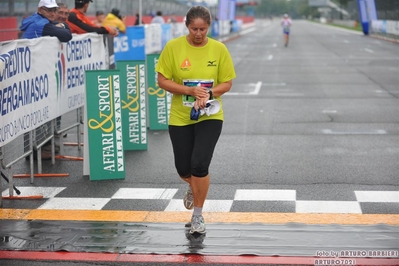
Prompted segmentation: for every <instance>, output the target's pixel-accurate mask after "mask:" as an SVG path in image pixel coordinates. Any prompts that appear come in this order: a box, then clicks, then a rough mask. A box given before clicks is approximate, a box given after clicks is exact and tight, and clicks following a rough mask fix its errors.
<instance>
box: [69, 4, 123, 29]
mask: <svg viewBox="0 0 399 266" xmlns="http://www.w3.org/2000/svg"><path fill="white" fill-rule="evenodd" d="M90 2H93V0H75V8H74V9H72V10H70V11H69V16H68V20H67V23H68V25H69V27H70V28H71V32H72V33H77V34H83V33H88V32H97V33H98V34H110V35H111V36H114V37H115V36H117V35H118V31H117V30H116V29H114V28H111V27H103V26H100V27H98V26H96V25H95V24H94V23H93V22H92V21H91V20H90V19H89V18H88V17H86V12H87V9H88V8H89V4H90Z"/></svg>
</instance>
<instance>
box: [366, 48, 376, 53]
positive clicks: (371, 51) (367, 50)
mask: <svg viewBox="0 0 399 266" xmlns="http://www.w3.org/2000/svg"><path fill="white" fill-rule="evenodd" d="M364 50H365V51H366V52H369V53H371V54H373V53H374V51H373V50H371V49H369V48H364Z"/></svg>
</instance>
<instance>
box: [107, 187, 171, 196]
mask: <svg viewBox="0 0 399 266" xmlns="http://www.w3.org/2000/svg"><path fill="white" fill-rule="evenodd" d="M177 191H178V189H175V188H120V189H119V190H118V191H117V192H116V193H115V194H114V195H113V196H112V198H113V199H172V198H173V197H174V196H175V194H176V192H177Z"/></svg>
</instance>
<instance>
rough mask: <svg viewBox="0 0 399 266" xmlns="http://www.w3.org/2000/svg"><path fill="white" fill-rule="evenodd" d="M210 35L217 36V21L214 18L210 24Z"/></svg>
mask: <svg viewBox="0 0 399 266" xmlns="http://www.w3.org/2000/svg"><path fill="white" fill-rule="evenodd" d="M211 36H212V37H217V36H219V21H217V20H214V21H212V24H211Z"/></svg>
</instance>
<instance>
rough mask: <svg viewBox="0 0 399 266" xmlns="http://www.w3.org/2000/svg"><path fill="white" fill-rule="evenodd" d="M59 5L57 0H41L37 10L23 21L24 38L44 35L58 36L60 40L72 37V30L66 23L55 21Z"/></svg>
mask: <svg viewBox="0 0 399 266" xmlns="http://www.w3.org/2000/svg"><path fill="white" fill-rule="evenodd" d="M57 8H58V5H57V3H56V2H55V0H40V2H39V5H38V7H37V12H36V13H35V14H33V15H31V16H29V17H27V18H26V19H24V20H23V21H22V25H21V31H23V34H22V38H25V39H34V38H39V37H42V36H51V37H57V38H58V39H59V40H60V42H68V41H70V40H71V39H72V34H71V31H70V29H69V27H68V25H67V24H66V23H62V22H53V21H54V20H55V15H56V12H57Z"/></svg>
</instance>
